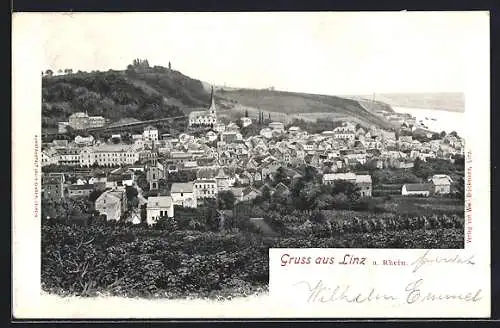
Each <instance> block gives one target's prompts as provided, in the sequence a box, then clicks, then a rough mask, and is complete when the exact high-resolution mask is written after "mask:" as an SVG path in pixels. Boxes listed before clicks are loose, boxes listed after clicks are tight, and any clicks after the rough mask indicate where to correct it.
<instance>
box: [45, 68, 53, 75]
mask: <svg viewBox="0 0 500 328" xmlns="http://www.w3.org/2000/svg"><path fill="white" fill-rule="evenodd" d="M45 75H47V76H52V75H54V72H53V71H52V70H51V69H48V70H46V71H45Z"/></svg>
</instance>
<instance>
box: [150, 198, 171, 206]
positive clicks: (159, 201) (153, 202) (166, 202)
mask: <svg viewBox="0 0 500 328" xmlns="http://www.w3.org/2000/svg"><path fill="white" fill-rule="evenodd" d="M171 205H172V197H170V196H154V197H153V196H150V197H148V204H147V207H148V208H151V207H170V206H171Z"/></svg>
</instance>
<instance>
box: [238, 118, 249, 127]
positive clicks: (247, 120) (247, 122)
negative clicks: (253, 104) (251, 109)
mask: <svg viewBox="0 0 500 328" xmlns="http://www.w3.org/2000/svg"><path fill="white" fill-rule="evenodd" d="M250 124H252V119H251V118H249V117H242V118H241V125H242V126H243V127H246V126H249V125H250Z"/></svg>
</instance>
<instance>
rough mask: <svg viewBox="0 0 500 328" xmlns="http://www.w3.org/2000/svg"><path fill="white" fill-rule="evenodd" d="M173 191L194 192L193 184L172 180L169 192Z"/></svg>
mask: <svg viewBox="0 0 500 328" xmlns="http://www.w3.org/2000/svg"><path fill="white" fill-rule="evenodd" d="M174 192H183V193H184V192H194V184H193V182H174V183H172V188H170V193H174Z"/></svg>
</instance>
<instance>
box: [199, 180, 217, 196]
mask: <svg viewBox="0 0 500 328" xmlns="http://www.w3.org/2000/svg"><path fill="white" fill-rule="evenodd" d="M194 190H195V194H196V198H197V199H204V198H217V190H218V189H217V181H216V180H215V179H198V180H196V181H195V182H194Z"/></svg>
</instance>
